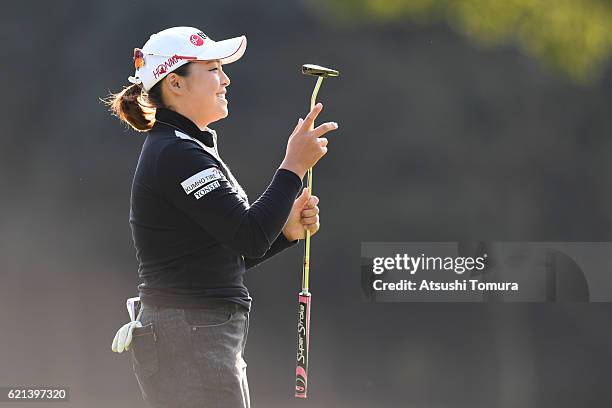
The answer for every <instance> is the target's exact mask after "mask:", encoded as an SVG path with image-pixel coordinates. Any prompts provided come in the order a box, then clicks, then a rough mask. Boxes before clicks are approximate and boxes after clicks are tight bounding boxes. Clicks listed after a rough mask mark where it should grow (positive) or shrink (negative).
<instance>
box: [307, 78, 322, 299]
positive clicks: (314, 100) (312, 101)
mask: <svg viewBox="0 0 612 408" xmlns="http://www.w3.org/2000/svg"><path fill="white" fill-rule="evenodd" d="M324 78H325V77H323V76H320V77H318V78H317V84H316V85H315V87H314V90H313V91H312V97H311V98H310V110H312V109H313V108H314V106H315V104H316V103H317V94H318V93H319V88H321V84H322V83H323V79H324ZM313 126H314V125H313ZM306 186H307V187H308V193H309V194H310V195H312V167H311V168H309V169H308V177H307V178H306ZM309 274H310V230H306V245H305V246H304V268H303V270H302V292H303V293H305V294H307V293H308V278H309Z"/></svg>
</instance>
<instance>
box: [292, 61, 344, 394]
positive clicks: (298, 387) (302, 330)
mask: <svg viewBox="0 0 612 408" xmlns="http://www.w3.org/2000/svg"><path fill="white" fill-rule="evenodd" d="M302 73H303V74H304V75H312V76H316V77H317V83H316V85H315V88H314V91H313V92H312V97H311V98H310V110H312V109H313V108H314V106H315V104H316V101H317V94H318V93H319V88H321V84H322V83H323V79H325V78H329V77H337V76H338V75H340V73H339V72H338V71H336V70H335V69H330V68H325V67H322V66H319V65H313V64H304V65H302ZM307 187H308V192H309V193H310V194H311V195H312V168H309V169H308V177H307ZM309 272H310V230H306V245H305V247H304V268H303V270H302V291H301V292H300V294H299V296H298V303H299V307H298V328H297V332H298V344H297V364H296V368H295V396H296V397H297V398H306V391H307V382H308V349H309V345H310V300H311V297H310V292H309V291H308V278H309Z"/></svg>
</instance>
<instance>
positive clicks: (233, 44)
mask: <svg viewBox="0 0 612 408" xmlns="http://www.w3.org/2000/svg"><path fill="white" fill-rule="evenodd" d="M246 46H247V39H246V37H245V36H244V35H243V36H240V37H235V38H230V39H227V40H223V41H216V42H215V43H214V44H211V45H210V46H208V47H207V49H206V50H205V51H203V52H202V53H201V54H200V55H198V56H197V57H198V59H200V60H217V59H218V60H221V63H222V64H230V63H232V62H234V61H238V60H239V59H240V57H242V55H243V54H244V51H245V50H246Z"/></svg>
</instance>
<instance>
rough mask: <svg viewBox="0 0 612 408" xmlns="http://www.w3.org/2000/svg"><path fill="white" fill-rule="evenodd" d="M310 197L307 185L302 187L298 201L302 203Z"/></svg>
mask: <svg viewBox="0 0 612 408" xmlns="http://www.w3.org/2000/svg"><path fill="white" fill-rule="evenodd" d="M309 198H310V192H309V191H308V187H304V189H303V190H302V194H300V198H299V200H300V203H301V204H304V203H306V201H308V199H309Z"/></svg>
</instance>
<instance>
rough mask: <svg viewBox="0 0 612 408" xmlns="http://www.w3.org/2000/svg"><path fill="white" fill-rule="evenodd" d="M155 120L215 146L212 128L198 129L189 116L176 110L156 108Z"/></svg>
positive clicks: (209, 145)
mask: <svg viewBox="0 0 612 408" xmlns="http://www.w3.org/2000/svg"><path fill="white" fill-rule="evenodd" d="M155 122H156V123H157V122H159V123H163V124H166V125H169V126H172V127H173V128H175V129H178V130H180V131H181V132H183V133H185V134H187V135H189V136H191V137H193V138H194V139H197V140H199V141H200V142H202V143H204V144H205V145H206V146H208V147H214V146H215V137H214V136H213V133H214V132H215V131H214V130H212V129H209V128H206V129H205V130H200V128H198V127H197V126H196V124H195V123H193V122H192V121H191V120H190V119H189V118H187V117H185V116H183V115H181V114H180V113H178V112H175V111H173V110H170V109H166V108H157V109H156V110H155Z"/></svg>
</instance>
